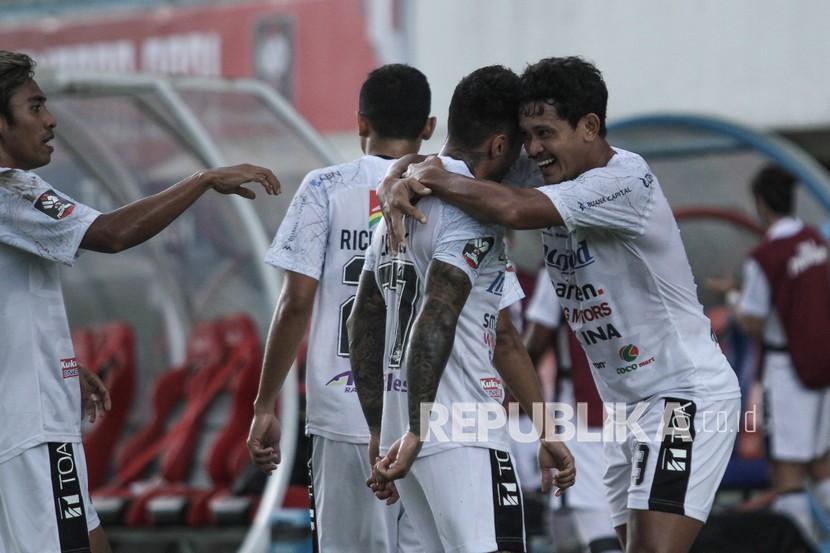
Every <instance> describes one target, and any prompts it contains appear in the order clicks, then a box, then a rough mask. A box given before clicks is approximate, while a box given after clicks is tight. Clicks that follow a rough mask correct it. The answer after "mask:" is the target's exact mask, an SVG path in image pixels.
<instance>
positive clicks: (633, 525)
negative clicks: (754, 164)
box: [378, 57, 740, 553]
mask: <svg viewBox="0 0 830 553" xmlns="http://www.w3.org/2000/svg"><path fill="white" fill-rule="evenodd" d="M522 88H523V101H522V107H521V111H520V125H521V128H522V131H523V133H524V141H525V149H526V150H527V153H528V155H529V156H530V158H531V159H533V160H534V161H535V162H536V164H537V165H538V166H539V168H540V169H541V170H542V174H543V176H544V180H545V182H546V183H547V184H546V185H545V186H540V187H538V188H511V187H505V186H501V185H499V184H498V183H495V182H487V181H481V180H473V179H470V178H467V177H464V176H462V175H459V174H455V173H452V172H448V171H446V170H444V169H443V168H442V167H441V163H440V160H439V159H438V158H432V159H429V160H427V161H425V162H422V163H420V164H418V165H414V166H412V167H409V169H408V172H409V174H408V178H401V177H402V176H403V173H404V171H406V170H407V166H406V163H408V162H410V163H411V161H412V158H410V159H407V160H402V161H401V163H399V164H395V165H394V166H393V167H392V168H391V169H390V176H389V178H387V179H385V180H384V182H383V183H382V185H381V187H380V188H379V189H378V195H379V197H380V198H381V208H382V210H383V212H384V217H385V218H386V219H387V220H388V221H389V229H390V230H389V233H390V242H391V248H392V250H393V251H395V252H396V251H397V250H398V246H399V245H400V244H401V243H402V242H403V241H404V238H405V234H404V230H403V229H404V228H405V226H404V221H403V215H404V214H406V215H410V216H411V217H414V218H416V219H418V220H419V221H421V222H422V223H423V222H426V217H424V215H423V213H421V212H420V211H419V210H418V208H417V207H415V206H414V205H413V203H412V198H413V197H414V196H423V195H426V194H432V195H435V196H437V197H439V198H441V199H443V200H445V201H447V202H449V203H451V204H453V205H457V206H459V207H460V208H461V209H463V210H464V211H465V212H467V213H469V214H470V215H472V216H474V217H476V218H477V219H480V220H482V221H486V222H494V223H498V224H501V225H504V226H507V227H511V228H517V229H531V228H536V229H542V241H543V247H544V252H543V253H544V258H545V264H546V266H547V268H548V274H549V277H550V279H551V281H552V282H553V284H554V286H555V287H557V288H558V289H561V290H562V294H561V295H560V303H561V304H562V307H563V308H567V309H568V310H571V311H578V312H580V313H584V312H585V311H586V310H588V311H591V312H594V310H595V309H597V310H599V311H597V312H596V313H597V317H595V318H594V319H593V320H588V319H587V318H586V319H583V320H572V319H569V320H568V323H569V324H570V326H571V328H572V329H573V331H574V332H575V333H576V334H577V338H578V339H579V341H580V344H581V346H582V348H583V349H584V350H585V353H586V355H587V357H588V360H589V362H590V363H591V365H592V372H593V374H594V380H595V382H596V384H597V389H598V390H599V392H600V396H601V397H602V399H603V401H604V402H606V403H615V404H616V405H617V406H618V407H620V409H619V412H618V414H617V415H616V416H615V427H616V428H617V429H618V430H619V429H621V430H619V432H615V437H616V438H617V439H615V440H610V441H606V442H605V454H606V461H607V469H606V472H605V478H604V481H605V486H606V492H607V495H608V499H609V503H610V507H611V513H612V519H613V523H614V526H615V529H616V532H617V536H618V538H619V539H620V542H621V543H622V544H623V546H624V548H625V550H626V551H628V552H629V553H633V552H638V553H639V552H643V551H659V552H672V553H674V552H677V553H681V552H685V551H688V550H689V549H690V548H691V546H692V544H693V543H694V540H695V537H696V536H697V534H698V532H699V531H700V528H701V527H702V526H703V523H704V522H705V521H706V519H707V517H708V516H709V512H710V510H711V508H712V503H713V502H714V498H715V493H716V492H717V489H718V487H719V485H720V482H721V479H722V478H723V474H724V472H725V470H726V465H727V463H728V462H729V458H730V456H731V454H732V449H733V446H734V443H735V436H736V433H737V424H738V413H739V410H740V389H739V387H738V381H737V377H736V376H735V372H734V371H733V370H732V367H731V366H730V365H729V362H728V361H727V359H726V358H725V357H724V355H723V353H722V352H721V350H720V347H719V346H718V344H717V339H716V338H715V337H714V336H713V333H712V328H711V323H710V321H709V319H708V318H707V317H706V315H705V314H704V313H703V307H702V306H701V304H700V302H699V300H698V297H697V288H696V284H695V282H694V277H693V276H692V270H691V267H690V265H689V261H688V258H687V256H686V251H685V248H684V246H683V242H682V240H681V237H680V230H679V228H678V226H677V223H676V221H675V219H674V216H673V214H672V211H671V207H670V206H669V203H668V201H667V200H666V197H665V195H664V194H663V191H662V189H661V187H660V184H659V182H658V180H657V178H656V177H655V175H654V174H653V172H652V171H651V168H650V167H649V166H648V164H647V163H646V161H645V160H644V159H643V158H642V157H641V156H639V155H637V154H635V153H632V152H627V151H625V150H622V149H619V148H613V147H612V146H611V145H610V144H609V143H608V142H607V141H606V139H605V135H606V127H605V114H606V108H607V101H608V91H607V88H606V86H605V82H604V80H603V78H602V75H601V73H600V72H599V70H598V69H597V68H596V67H594V66H593V65H592V64H590V63H588V62H586V61H585V60H583V59H581V58H576V57H566V58H546V59H543V60H541V61H540V62H538V63H536V64H533V65H530V66H529V67H528V68H527V69H526V70H525V71H524V73H523V75H522ZM602 303H607V304H608V309H607V310H602V309H601V304H602ZM623 412H624V413H623ZM629 417H636V422H637V425H638V429H639V430H642V434H641V433H639V432H634V431H631V430H630V428H629V425H628V423H627V421H629V420H630V419H629ZM623 418H625V420H623ZM716 418H717V420H723V421H724V423H725V424H723V425H714V424H712V423H711V421H712V420H715V419H716ZM643 434H644V436H643Z"/></svg>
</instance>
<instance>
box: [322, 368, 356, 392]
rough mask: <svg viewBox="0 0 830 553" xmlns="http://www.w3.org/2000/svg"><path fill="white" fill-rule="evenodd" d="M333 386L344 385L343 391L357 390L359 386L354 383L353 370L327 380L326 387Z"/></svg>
mask: <svg viewBox="0 0 830 553" xmlns="http://www.w3.org/2000/svg"><path fill="white" fill-rule="evenodd" d="M328 386H333V387H341V386H342V387H343V392H346V393H348V392H355V391H357V388H355V385H354V376H353V375H352V371H344V372H342V373H340V374H336V375H334V376H333V377H332V378H331V380H329V381H328V382H326V387H328Z"/></svg>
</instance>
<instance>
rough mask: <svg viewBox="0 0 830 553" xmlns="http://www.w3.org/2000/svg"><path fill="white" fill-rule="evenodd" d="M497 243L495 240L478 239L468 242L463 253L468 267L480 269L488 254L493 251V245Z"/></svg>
mask: <svg viewBox="0 0 830 553" xmlns="http://www.w3.org/2000/svg"><path fill="white" fill-rule="evenodd" d="M495 243H496V240H495V238H476V239H474V240H470V241H468V242H467V243H466V244H465V245H464V251H463V252H462V255H463V256H464V260H465V261H466V262H467V265H469V266H470V267H472V268H473V269H478V268H479V266H480V265H481V262H482V261H484V258H485V256H486V255H487V253H488V252H489V251H490V250H492V249H493V244H495Z"/></svg>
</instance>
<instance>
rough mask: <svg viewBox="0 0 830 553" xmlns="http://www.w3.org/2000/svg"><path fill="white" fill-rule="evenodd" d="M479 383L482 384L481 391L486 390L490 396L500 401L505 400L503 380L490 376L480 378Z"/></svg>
mask: <svg viewBox="0 0 830 553" xmlns="http://www.w3.org/2000/svg"><path fill="white" fill-rule="evenodd" d="M479 382H480V383H481V389H482V390H484V391H485V392H486V393H487V395H488V396H490V397H491V398H493V399H497V400H499V401H501V400H502V399H504V388H503V387H502V385H501V380H499V379H498V378H495V377H492V376H488V377H485V378H480V379H479Z"/></svg>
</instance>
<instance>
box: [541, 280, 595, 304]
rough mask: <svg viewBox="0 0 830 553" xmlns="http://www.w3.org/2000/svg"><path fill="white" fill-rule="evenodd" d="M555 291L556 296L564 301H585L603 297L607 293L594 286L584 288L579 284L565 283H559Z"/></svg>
mask: <svg viewBox="0 0 830 553" xmlns="http://www.w3.org/2000/svg"><path fill="white" fill-rule="evenodd" d="M553 289H554V290H555V291H556V295H557V296H559V297H560V298H562V299H563V300H571V299H573V300H576V301H585V300H589V299H592V298H596V297H597V296H601V295H603V294H604V293H605V289H603V288H599V289H597V288H596V287H594V285H593V284H583V285H582V286H579V285H578V284H565V283H564V282H557V283H556V284H555V285H554V287H553Z"/></svg>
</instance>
